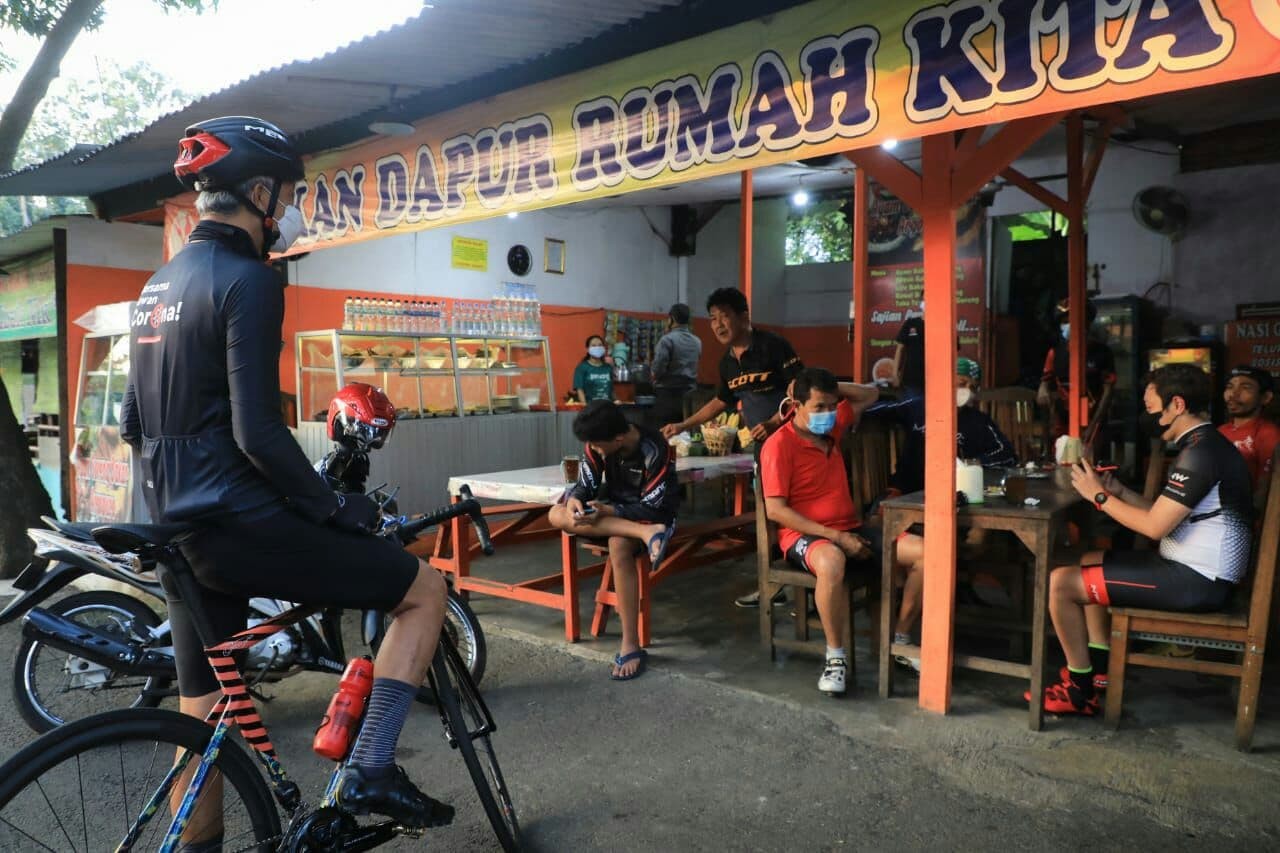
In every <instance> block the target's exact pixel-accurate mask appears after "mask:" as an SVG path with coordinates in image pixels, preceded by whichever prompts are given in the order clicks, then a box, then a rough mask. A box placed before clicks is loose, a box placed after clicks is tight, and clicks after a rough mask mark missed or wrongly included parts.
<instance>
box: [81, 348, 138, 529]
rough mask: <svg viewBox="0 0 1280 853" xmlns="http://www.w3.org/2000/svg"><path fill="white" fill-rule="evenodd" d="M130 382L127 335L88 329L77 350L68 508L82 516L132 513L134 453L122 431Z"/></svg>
mask: <svg viewBox="0 0 1280 853" xmlns="http://www.w3.org/2000/svg"><path fill="white" fill-rule="evenodd" d="M128 382H129V335H128V334H127V333H124V334H91V335H88V336H86V337H85V339H84V345H83V347H82V349H81V350H80V381H79V383H78V384H77V393H76V409H75V420H74V446H73V447H72V451H71V462H72V466H73V495H72V505H71V511H72V516H73V517H74V518H75V520H76V521H80V522H104V523H106V522H124V521H132V520H134V519H135V518H145V516H141V515H138V512H139V508H137V507H135V506H134V495H133V491H134V489H133V469H132V465H131V461H130V460H131V458H132V454H131V452H130V450H129V446H128V445H127V444H125V443H124V441H123V440H121V437H120V411H121V409H122V408H123V406H124V392H125V388H126V386H127V385H128Z"/></svg>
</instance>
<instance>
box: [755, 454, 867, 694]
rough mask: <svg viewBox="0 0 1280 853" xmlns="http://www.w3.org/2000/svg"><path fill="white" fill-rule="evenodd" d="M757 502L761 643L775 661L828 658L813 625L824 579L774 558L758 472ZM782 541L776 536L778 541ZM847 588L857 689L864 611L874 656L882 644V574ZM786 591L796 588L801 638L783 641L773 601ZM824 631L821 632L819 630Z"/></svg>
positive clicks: (848, 581)
mask: <svg viewBox="0 0 1280 853" xmlns="http://www.w3.org/2000/svg"><path fill="white" fill-rule="evenodd" d="M754 485H755V492H756V495H757V499H756V569H757V572H758V577H759V583H760V645H761V647H762V648H763V649H765V651H767V652H768V653H769V659H770V660H773V659H774V658H775V656H776V653H777V650H778V649H779V648H781V649H786V650H789V651H798V652H812V653H814V654H818V655H825V654H826V641H825V639H824V638H819V639H816V640H815V639H810V637H809V632H810V628H811V627H813V626H811V624H810V621H809V616H808V614H809V602H810V599H811V598H812V597H813V592H814V590H815V589H816V588H817V586H818V579H817V578H816V577H814V576H813V575H811V574H809V573H808V572H806V571H802V570H801V569H797V568H796V567H795V566H793V565H792V564H791V563H790V562H788V561H787V560H786V559H785V558H783V559H779V560H775V559H773V558H772V556H773V555H772V551H771V549H770V544H769V543H770V541H771V537H770V535H769V534H770V526H771V522H770V521H769V520H768V518H766V517H765V502H764V498H763V497H762V495H763V494H764V493H763V491H762V490H761V485H760V475H759V474H758V473H757V475H756V478H755V484H754ZM773 539H774V540H776V537H773ZM845 586H846V588H847V589H848V590H849V595H848V598H847V599H846V600H847V602H848V608H849V609H848V612H847V613H846V614H845V622H844V624H845V630H844V636H843V637H842V638H841V639H840V642H841V643H842V644H843V646H844V647H845V649H847V650H848V652H849V657H848V679H849V683H850V684H851V685H852V684H853V682H854V681H855V676H856V674H857V668H856V666H855V665H854V657H855V654H854V647H853V633H854V632H853V617H854V614H855V613H856V612H857V611H858V610H865V611H867V614H868V616H869V617H870V620H871V627H870V636H871V638H872V640H871V642H872V646H873V649H872V654H873V655H874V654H875V653H876V651H877V649H876V647H877V646H878V644H879V636H880V630H879V616H880V605H879V603H878V602H879V597H880V596H879V589H880V580H879V572H878V571H875V572H870V573H860V574H854V575H852V576H851V575H850V574H848V573H846V575H845ZM780 587H790V588H791V600H792V602H793V603H794V605H795V614H796V615H795V637H794V639H793V638H787V637H778V636H776V630H775V629H776V627H777V625H776V620H775V618H774V613H773V607H771V606H770V604H769V602H770V600H771V599H772V598H773V596H774V594H775V593H777V591H778V589H779V588H780ZM819 633H821V629H819Z"/></svg>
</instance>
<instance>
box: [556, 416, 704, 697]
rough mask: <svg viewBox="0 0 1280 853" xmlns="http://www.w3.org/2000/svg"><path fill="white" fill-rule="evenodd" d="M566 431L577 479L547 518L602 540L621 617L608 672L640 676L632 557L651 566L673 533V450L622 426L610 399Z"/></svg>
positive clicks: (648, 432)
mask: <svg viewBox="0 0 1280 853" xmlns="http://www.w3.org/2000/svg"><path fill="white" fill-rule="evenodd" d="M573 434H574V435H575V436H577V438H578V440H579V441H581V442H582V443H583V444H584V445H585V447H583V451H582V453H583V455H582V464H581V465H580V466H579V467H578V482H577V483H575V484H574V485H573V487H572V488H570V489H569V492H568V494H567V495H566V497H565V500H564V503H561V504H558V505H556V506H553V507H552V508H551V513H550V515H549V516H548V519H549V520H550V522H551V523H552V524H553V525H554V526H556V527H558V528H559V529H561V530H563V531H565V532H566V533H572V534H575V535H578V536H585V537H588V538H597V539H607V540H608V542H609V561H610V563H612V565H613V588H614V589H615V590H617V593H618V619H619V621H621V622H622V648H621V649H620V650H619V651H618V654H617V655H616V656H615V657H614V659H613V668H612V670H611V671H610V677H611V678H613V679H614V680H615V681H630V680H631V679H633V678H636V677H637V676H639V675H641V674H643V673H644V669H645V661H646V659H647V657H648V654H647V653H646V652H645V650H644V649H642V648H641V647H640V633H639V629H638V623H639V618H640V587H639V579H638V578H637V576H636V571H637V569H636V555H638V554H640V553H641V552H642V551H644V550H646V549H647V550H648V553H649V568H650V570H651V571H653V570H656V569H657V568H658V566H659V565H660V564H661V563H662V557H663V555H664V554H665V553H666V550H667V544H668V543H669V542H670V541H671V537H672V535H673V534H674V533H675V529H676V511H677V510H678V509H679V508H680V486H679V483H678V482H677V480H676V460H675V453H674V452H673V451H672V449H671V447H670V446H669V445H668V444H667V440H666V439H665V438H663V437H662V433H660V432H658V431H657V430H656V429H652V428H650V427H646V426H636V425H635V424H631V423H628V422H627V419H626V417H625V416H624V415H623V414H622V409H620V408H618V407H617V406H616V405H614V404H613V402H611V401H609V400H596V401H595V402H593V403H591V404H589V405H588V406H587V407H586V408H585V409H583V410H582V411H581V412H580V413H579V414H578V416H577V417H576V418H574V419H573Z"/></svg>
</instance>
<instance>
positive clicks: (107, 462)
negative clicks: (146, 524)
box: [71, 426, 133, 523]
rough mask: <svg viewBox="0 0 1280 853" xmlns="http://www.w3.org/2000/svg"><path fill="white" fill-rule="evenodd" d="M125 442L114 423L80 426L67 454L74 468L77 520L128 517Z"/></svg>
mask: <svg viewBox="0 0 1280 853" xmlns="http://www.w3.org/2000/svg"><path fill="white" fill-rule="evenodd" d="M129 454H130V450H129V445H127V444H125V443H124V441H123V440H122V439H121V438H120V428H119V427H115V426H91V427H83V428H81V429H80V430H79V431H78V432H77V433H76V446H75V450H74V451H73V452H72V455H71V462H72V465H73V466H74V468H75V506H74V517H75V520H76V521H77V522H81V523H84V522H104V523H114V522H127V521H131V520H132V505H133V477H132V475H131V467H130V461H129V460H130V456H129Z"/></svg>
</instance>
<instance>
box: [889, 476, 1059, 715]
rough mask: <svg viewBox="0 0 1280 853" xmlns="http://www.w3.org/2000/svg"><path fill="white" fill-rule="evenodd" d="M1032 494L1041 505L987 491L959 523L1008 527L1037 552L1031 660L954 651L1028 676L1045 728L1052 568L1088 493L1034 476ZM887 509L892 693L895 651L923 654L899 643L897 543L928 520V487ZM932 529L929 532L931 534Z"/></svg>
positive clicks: (963, 663)
mask: <svg viewBox="0 0 1280 853" xmlns="http://www.w3.org/2000/svg"><path fill="white" fill-rule="evenodd" d="M1027 496H1028V497H1030V498H1036V499H1038V500H1039V501H1040V503H1039V505H1037V506H1026V505H1023V506H1014V505H1012V504H1009V503H1007V502H1006V501H1005V499H1004V498H1003V497H987V498H986V502H985V503H982V504H971V505H969V506H966V507H959V508H957V510H956V518H957V523H958V524H960V525H968V526H972V527H980V528H984V529H986V530H1007V531H1009V532H1010V533H1013V534H1014V535H1015V536H1016V537H1018V540H1019V541H1021V542H1022V544H1023V545H1024V546H1025V547H1026V548H1027V550H1028V551H1030V552H1031V554H1032V555H1033V556H1034V557H1035V579H1034V587H1033V590H1034V601H1033V605H1032V608H1033V609H1032V615H1031V662H1030V663H1016V662H1013V661H1007V660H1000V659H998V658H986V657H979V656H977V655H961V654H957V655H954V656H953V660H952V663H953V665H954V666H960V667H964V668H966V669H976V670H981V671H983V672H994V673H998V674H1000V675H1008V676H1012V677H1015V678H1025V679H1027V680H1028V681H1029V682H1030V685H1031V696H1032V702H1031V703H1030V706H1031V707H1030V709H1029V712H1028V713H1029V714H1030V720H1029V722H1030V726H1031V729H1032V730H1033V731H1039V730H1040V729H1041V728H1042V727H1043V725H1044V703H1043V701H1042V698H1041V697H1042V695H1043V693H1044V687H1045V684H1046V675H1047V673H1046V670H1045V632H1046V628H1047V622H1046V619H1047V617H1048V612H1049V608H1048V599H1049V571H1050V569H1052V566H1051V565H1050V559H1051V554H1052V550H1053V542H1054V536H1055V534H1056V533H1057V532H1058V530H1059V527H1060V525H1061V524H1062V523H1063V516H1064V515H1065V513H1066V511H1067V509H1068V508H1069V507H1071V506H1073V505H1074V504H1076V503H1078V502H1080V501H1081V500H1082V499H1081V497H1080V495H1079V494H1077V493H1076V492H1075V490H1074V489H1070V488H1065V489H1064V488H1061V487H1059V486H1057V485H1055V482H1054V480H1053V479H1052V478H1049V479H1045V480H1030V481H1028V483H1027ZM881 507H882V508H883V510H884V543H885V548H884V564H883V573H884V574H883V576H882V584H883V585H882V586H881V589H882V590H884V593H883V595H882V596H881V608H882V610H881V615H880V634H881V636H880V695H881V696H882V697H885V698H887V697H888V696H889V695H890V692H891V690H892V677H893V656H894V655H913V656H918V655H919V654H920V647H919V646H904V645H894V644H893V643H892V640H893V627H894V623H895V621H896V620H897V615H898V614H897V611H896V609H895V608H894V596H893V590H894V588H895V587H894V568H893V564H894V552H895V548H894V543H895V542H896V541H897V539H898V536H899V535H900V534H901V533H903V532H904V531H905V530H906V529H907V528H908V527H910V526H911V525H912V524H914V523H916V522H921V521H923V520H924V492H914V493H912V494H909V495H903V496H901V497H898V498H894V499H892V500H887V501H885V502H884V503H883V504H881ZM927 532H928V531H927V530H926V534H927Z"/></svg>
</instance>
